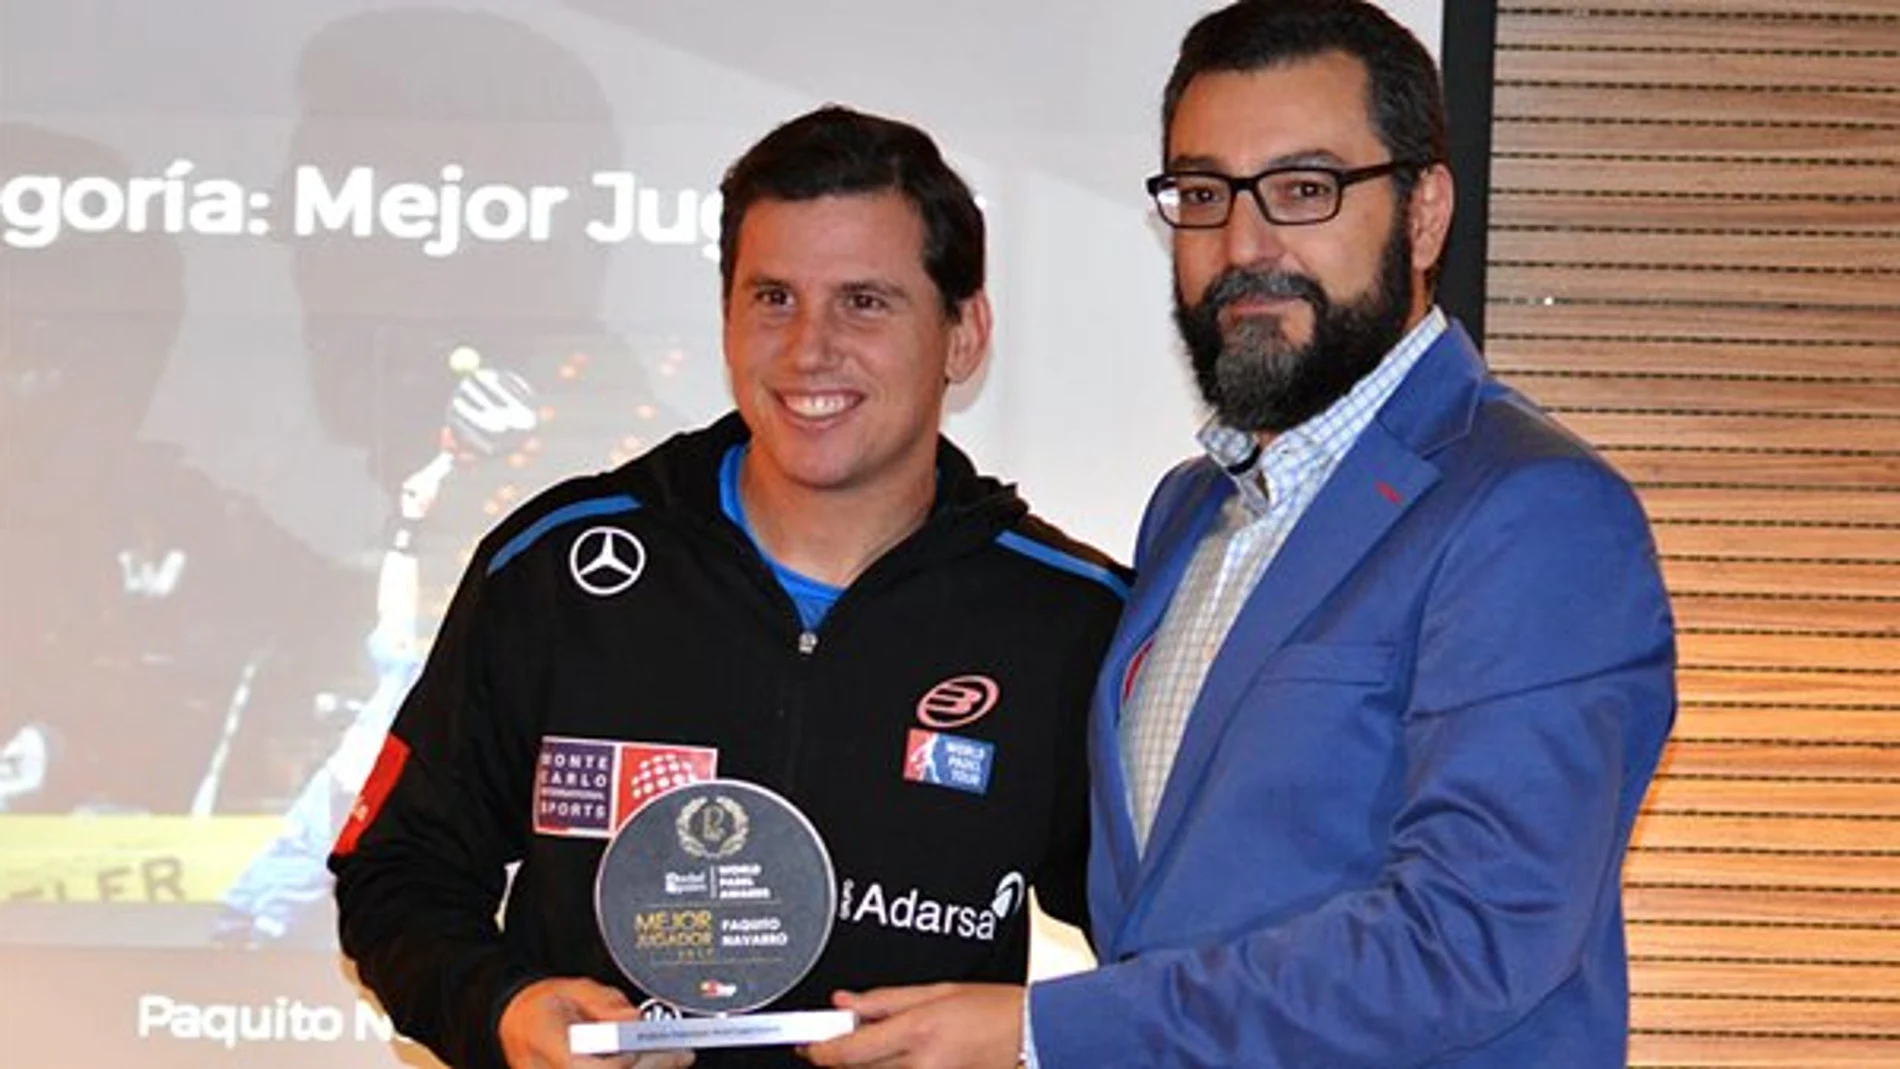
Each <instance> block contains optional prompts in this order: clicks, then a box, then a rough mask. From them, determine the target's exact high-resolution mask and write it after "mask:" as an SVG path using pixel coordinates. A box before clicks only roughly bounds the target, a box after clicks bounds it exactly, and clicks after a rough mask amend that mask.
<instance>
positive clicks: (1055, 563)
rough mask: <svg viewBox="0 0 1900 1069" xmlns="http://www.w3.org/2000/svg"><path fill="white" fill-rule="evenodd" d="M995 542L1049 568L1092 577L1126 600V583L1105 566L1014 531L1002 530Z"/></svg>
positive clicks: (1085, 577)
mask: <svg viewBox="0 0 1900 1069" xmlns="http://www.w3.org/2000/svg"><path fill="white" fill-rule="evenodd" d="M996 544H997V545H999V546H1002V547H1003V548H1004V549H1013V550H1015V551H1016V552H1018V553H1021V554H1022V555H1023V556H1025V557H1029V558H1031V559H1033V560H1039V561H1041V562H1042V563H1044V564H1047V565H1048V566H1049V567H1051V568H1059V569H1061V570H1062V571H1065V572H1068V573H1069V574H1071V575H1079V576H1081V577H1082V578H1084V579H1093V580H1095V581H1096V582H1098V583H1100V584H1102V585H1103V586H1105V587H1107V588H1108V589H1109V590H1110V591H1112V592H1114V594H1115V596H1116V597H1118V598H1120V599H1122V600H1123V601H1127V600H1128V584H1127V583H1124V582H1122V578H1121V576H1119V575H1116V574H1115V573H1114V572H1112V571H1109V570H1108V569H1107V568H1104V567H1102V566H1101V565H1099V564H1095V563H1093V562H1091V561H1085V560H1083V559H1081V558H1080V557H1073V556H1070V555H1069V554H1067V553H1064V552H1062V551H1061V550H1059V549H1056V548H1054V547H1052V546H1045V545H1043V544H1042V543H1041V542H1038V541H1036V540H1035V539H1033V538H1026V537H1024V536H1022V535H1019V534H1017V533H1016V532H1015V531H1004V532H1003V533H1002V534H999V535H997V536H996Z"/></svg>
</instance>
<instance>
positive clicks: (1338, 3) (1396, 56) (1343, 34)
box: [1161, 0, 1447, 198]
mask: <svg viewBox="0 0 1900 1069" xmlns="http://www.w3.org/2000/svg"><path fill="white" fill-rule="evenodd" d="M1329 52H1343V53H1345V54H1346V55H1349V56H1352V57H1353V58H1354V59H1357V60H1358V61H1359V62H1360V63H1362V64H1363V65H1364V66H1365V68H1366V72H1367V76H1368V78H1369V79H1370V89H1369V96H1370V99H1368V100H1367V102H1366V106H1367V108H1368V110H1369V111H1370V112H1371V113H1372V123H1373V127H1374V128H1375V129H1376V130H1377V131H1378V135H1379V140H1380V141H1381V142H1382V143H1383V144H1384V145H1385V148H1386V151H1388V152H1390V153H1391V154H1392V158H1393V159H1395V160H1409V161H1414V162H1422V163H1441V162H1443V161H1444V160H1445V159H1446V158H1447V157H1446V148H1445V137H1446V134H1445V123H1446V120H1445V97H1444V91H1443V89H1442V88H1441V86H1440V83H1439V78H1438V64H1437V63H1435V62H1434V61H1433V60H1432V56H1431V53H1430V52H1428V51H1426V49H1425V46H1424V45H1422V44H1420V43H1419V40H1418V38H1417V37H1414V36H1413V35H1412V33H1411V31H1409V30H1407V29H1406V28H1405V27H1404V26H1401V25H1400V24H1399V23H1398V22H1397V21H1395V20H1394V19H1393V18H1392V16H1390V15H1388V14H1386V13H1385V12H1384V11H1382V10H1380V9H1379V8H1378V7H1375V6H1374V5H1372V4H1370V3H1367V2H1366V0H1238V2H1236V3H1234V4H1230V5H1229V6H1227V7H1225V8H1222V9H1220V10H1219V11H1215V12H1213V13H1211V14H1208V15H1205V16H1203V17H1202V18H1201V20H1200V21H1199V22H1196V23H1195V24H1194V26H1193V27H1192V28H1191V29H1189V30H1188V32H1187V36H1186V37H1185V38H1183V39H1182V41H1181V54H1180V57H1179V58H1178V59H1177V60H1176V61H1175V64H1174V73H1173V74H1171V75H1169V77H1168V87H1167V89H1166V90H1165V91H1164V92H1163V94H1162V97H1161V154H1162V157H1163V159H1164V161H1165V159H1166V157H1167V154H1168V136H1169V133H1168V132H1169V130H1170V129H1171V128H1172V127H1173V125H1174V113H1175V109H1176V108H1178V107H1179V106H1180V103H1181V95H1182V94H1183V93H1185V92H1187V87H1188V83H1190V82H1192V81H1193V80H1194V79H1195V78H1196V77H1197V76H1199V75H1201V74H1208V73H1214V72H1232V73H1245V72H1247V71H1255V70H1261V69H1264V68H1267V67H1274V66H1279V65H1280V64H1283V63H1290V62H1293V61H1296V60H1302V59H1311V58H1314V57H1316V56H1320V55H1324V54H1326V53H1329ZM1417 181H1418V175H1417V173H1416V172H1414V171H1401V172H1399V173H1398V174H1397V175H1395V176H1393V185H1394V188H1395V190H1396V191H1397V193H1398V195H1399V196H1400V197H1401V198H1404V197H1407V196H1410V195H1411V192H1412V188H1413V186H1414V185H1416V184H1417Z"/></svg>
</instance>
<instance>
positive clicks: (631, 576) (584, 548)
mask: <svg viewBox="0 0 1900 1069" xmlns="http://www.w3.org/2000/svg"><path fill="white" fill-rule="evenodd" d="M646 566H647V551H646V547H644V546H642V545H641V544H640V540H639V539H638V538H635V537H633V536H632V535H631V534H628V533H627V532H626V531H623V530H621V529H620V528H618V527H590V528H588V529H587V530H585V531H582V532H581V534H580V537H579V538H576V539H574V545H573V546H572V547H570V548H569V549H568V551H567V570H568V571H569V572H570V573H571V574H572V575H573V576H574V582H575V584H576V585H578V586H579V587H580V588H581V589H582V590H585V591H587V592H588V593H589V594H592V595H594V596H595V597H599V598H606V597H612V596H613V595H615V594H618V593H620V592H621V591H623V590H625V589H627V588H628V587H630V586H632V585H633V584H634V582H635V581H636V580H638V579H639V578H640V573H641V572H642V571H644V570H645V569H646Z"/></svg>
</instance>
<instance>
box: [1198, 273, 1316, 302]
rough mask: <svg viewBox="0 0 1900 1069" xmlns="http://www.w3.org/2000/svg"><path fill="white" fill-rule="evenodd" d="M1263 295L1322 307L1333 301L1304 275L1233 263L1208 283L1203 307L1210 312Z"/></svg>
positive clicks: (1202, 298) (1202, 297) (1202, 299)
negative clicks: (1248, 267)
mask: <svg viewBox="0 0 1900 1069" xmlns="http://www.w3.org/2000/svg"><path fill="white" fill-rule="evenodd" d="M1263 297H1271V298H1292V299H1294V300H1301V301H1305V302H1306V303H1307V304H1310V305H1312V306H1313V307H1314V308H1316V309H1321V310H1324V309H1325V308H1326V307H1327V305H1328V304H1329V303H1330V302H1328V301H1327V299H1326V291H1325V290H1322V289H1320V287H1319V283H1318V282H1316V281H1314V280H1313V279H1311V278H1308V277H1307V276H1305V275H1301V274H1295V273H1294V272H1291V271H1261V270H1249V269H1247V268H1242V267H1230V268H1228V269H1227V270H1225V271H1222V272H1221V273H1220V274H1218V275H1216V276H1215V277H1214V281H1212V282H1210V283H1208V286H1207V289H1206V291H1205V292H1204V293H1203V294H1202V295H1201V307H1202V308H1204V309H1206V310H1207V311H1208V312H1209V313H1210V314H1211V313H1215V312H1219V311H1220V310H1221V309H1223V308H1225V307H1227V306H1228V305H1230V304H1233V303H1234V302H1236V301H1243V300H1248V299H1257V298H1263Z"/></svg>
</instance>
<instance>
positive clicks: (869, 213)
mask: <svg viewBox="0 0 1900 1069" xmlns="http://www.w3.org/2000/svg"><path fill="white" fill-rule="evenodd" d="M923 248H924V223H923V219H922V217H921V216H919V215H918V213H917V211H916V209H915V208H913V207H912V206H911V204H910V202H909V201H907V200H906V199H904V197H903V196H902V195H900V194H898V193H896V192H894V191H882V192H876V193H863V194H847V195H841V196H824V197H818V198H815V199H811V200H797V201H788V200H772V199H766V200H760V201H758V202H756V203H754V204H753V205H752V206H751V208H750V209H749V210H748V211H747V212H746V215H745V221H744V222H743V224H741V227H740V233H739V240H738V248H737V256H736V262H735V263H734V266H733V273H732V278H733V283H732V290H731V293H730V295H729V297H728V299H727V305H726V317H725V351H726V373H727V376H728V377H729V379H730V380H731V385H732V393H733V399H734V401H735V402H736V403H737V405H738V407H739V412H740V415H741V416H742V417H743V418H744V419H745V422H746V426H747V427H749V428H750V429H751V431H752V449H751V450H750V452H749V453H748V454H747V458H746V466H747V471H746V475H747V478H748V481H749V482H751V483H753V484H756V485H759V486H760V487H761V488H762V489H763V490H765V492H766V493H767V494H770V495H772V496H774V497H779V498H781V499H782V498H783V497H784V496H785V495H787V494H797V493H811V492H820V493H839V494H851V495H857V496H860V497H862V498H865V499H868V500H875V499H882V498H886V497H892V496H895V497H899V498H901V497H906V496H916V495H917V494H919V493H922V494H923V495H924V496H925V498H926V500H927V498H928V495H929V493H930V490H931V488H932V487H933V486H934V474H933V473H934V470H935V465H936V443H937V430H938V425H939V422H940V421H941V418H942V414H943V399H944V392H945V390H946V389H947V388H948V386H949V384H951V383H955V382H962V381H964V380H966V379H968V378H969V377H970V376H971V375H972V374H973V373H975V371H976V370H977V367H978V366H979V365H980V364H981V362H982V359H983V355H984V352H985V350H986V348H987V345H988V341H989V305H988V302H987V299H986V298H985V297H984V295H983V294H982V293H981V292H980V291H979V292H978V293H977V294H976V295H975V296H973V297H971V298H970V299H969V300H966V301H964V302H963V304H962V305H961V306H960V308H959V315H958V316H957V317H956V318H954V319H952V318H951V317H949V316H948V315H946V314H945V311H944V306H943V300H942V297H941V296H940V295H939V293H938V291H937V287H936V285H935V284H934V283H933V282H932V281H931V280H930V276H929V275H928V274H926V273H925V270H924V259H923Z"/></svg>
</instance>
